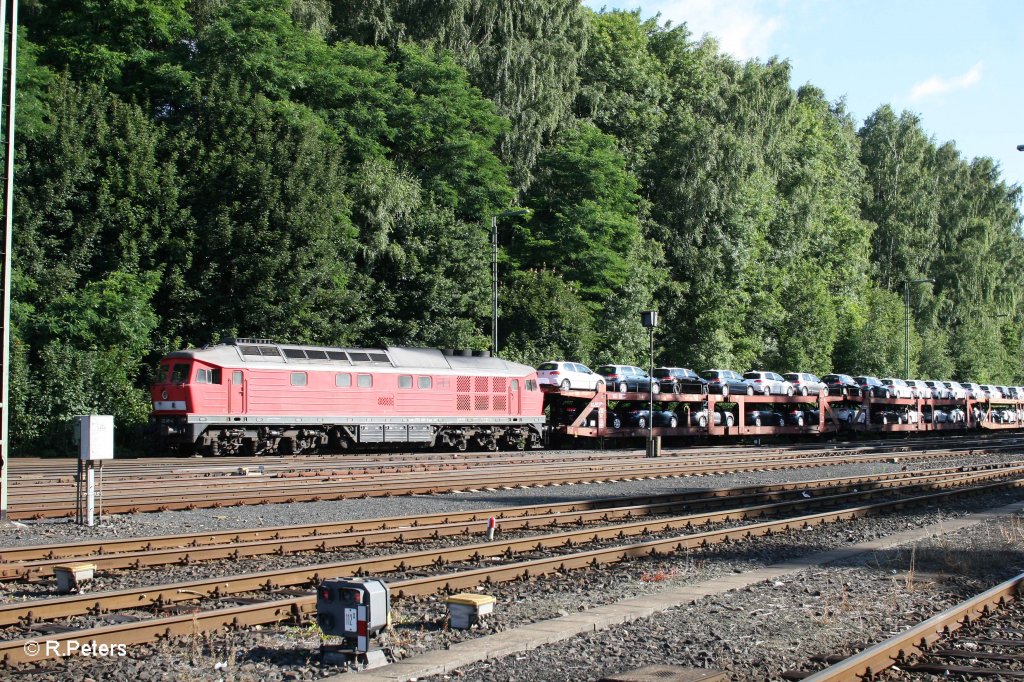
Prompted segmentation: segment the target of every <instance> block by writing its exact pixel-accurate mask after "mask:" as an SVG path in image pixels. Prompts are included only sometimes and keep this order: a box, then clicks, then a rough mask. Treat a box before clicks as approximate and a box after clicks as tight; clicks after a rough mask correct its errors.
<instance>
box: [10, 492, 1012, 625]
mask: <svg viewBox="0 0 1024 682" xmlns="http://www.w3.org/2000/svg"><path fill="white" fill-rule="evenodd" d="M974 480H977V479H976V478H975V477H972V476H965V477H964V478H963V479H962V480H960V481H947V482H943V483H935V484H932V486H931V487H935V488H939V489H948V488H954V489H953V490H944V492H940V493H932V494H929V495H924V496H916V497H911V498H905V499H904V500H899V501H896V502H893V501H888V502H881V503H875V504H872V505H860V506H858V507H854V508H850V509H847V510H844V511H843V512H842V513H844V514H852V515H850V516H848V518H855V517H857V516H862V515H866V514H867V513H870V510H872V509H876V508H882V507H885V508H890V507H892V505H897V508H902V507H903V506H908V505H910V504H915V503H918V502H920V501H928V500H937V499H943V498H945V497H949V496H955V495H962V494H966V492H965V491H967V490H969V491H972V492H987V491H993V490H997V489H1002V488H1007V487H1024V481H1022V480H1020V479H1015V480H1011V481H1003V482H1000V483H988V484H985V485H980V486H974V487H971V488H963V487H962V486H963V485H964V484H967V483H970V482H973V481H974ZM956 488H960V489H959V490H958V489H956ZM882 492H883V491H867V492H857V493H843V494H840V495H832V496H827V497H819V498H802V499H800V500H792V501H785V502H779V503H772V504H764V505H755V506H753V507H746V508H740V509H728V510H720V511H715V512H706V513H702V514H690V515H685V516H678V517H672V518H667V519H666V518H661V519H656V520H650V521H639V522H631V523H625V524H618V525H613V526H607V527H602V528H598V529H582V530H575V531H563V532H559V533H551V534H547V535H541V536H533V537H526V538H515V539H508V540H497V541H493V542H484V543H475V544H470V545H463V546H460V547H452V548H444V549H430V550H423V551H414V552H406V553H402V554H393V555H386V556H379V557H361V558H357V559H352V560H348V561H341V562H332V563H327V564H315V565H310V566H300V567H293V568H285V569H277V570H272V571H261V572H257V573H251V574H244V575H234V576H222V577H216V578H207V579H201V580H193V581H188V582H181V583H173V584H166V585H152V586H145V587H139V588H128V589H123V590H115V591H109V592H101V593H91V594H81V595H75V596H69V597H58V598H50V599H35V600H31V601H27V602H19V603H14V604H4V605H0V626H8V625H17V624H19V623H21V624H23V625H31V624H33V623H36V622H39V621H44V620H53V619H55V618H66V617H70V616H76V615H79V616H80V615H86V614H90V613H91V614H94V615H99V614H102V613H105V612H108V611H111V610H125V609H140V608H146V607H150V606H156V607H158V608H159V607H165V606H168V605H170V604H177V603H182V602H190V601H195V600H196V599H199V598H203V597H211V598H220V597H223V596H225V595H228V594H239V593H245V592H252V591H260V590H267V589H274V588H281V587H295V586H302V585H308V584H313V583H316V582H318V581H319V580H321V579H323V578H326V577H331V576H332V575H338V574H343V575H364V574H371V575H372V574H380V573H382V572H392V571H398V572H403V571H408V570H412V569H416V568H423V567H429V566H440V565H444V564H445V563H451V562H458V561H475V560H478V559H479V558H480V557H481V556H482V555H483V554H487V555H496V554H501V553H502V552H507V553H515V552H517V551H531V550H539V549H543V548H555V547H563V546H573V545H576V544H580V543H583V542H596V541H600V540H602V539H609V538H620V537H626V536H628V535H643V534H651V533H663V532H668V531H670V530H673V529H678V528H693V527H694V526H696V525H701V524H708V523H715V522H728V521H731V520H734V519H749V518H760V517H764V516H766V515H767V514H769V513H780V512H783V511H793V510H797V511H799V510H805V509H807V508H809V507H810V508H813V507H815V506H819V507H820V506H824V505H827V504H840V503H842V502H844V501H845V502H849V501H852V500H865V499H870V498H871V497H876V496H878V495H879V494H882ZM895 492H899V489H896V491H895ZM833 513H835V512H825V513H824V514H816V515H811V516H806V517H799V518H800V519H811V518H818V517H819V516H821V517H822V518H831V517H829V514H833ZM791 521H792V520H791V519H790V520H783V522H791ZM775 523H776V522H767V523H765V524H754V525H751V526H740V527H738V528H733V529H729V530H728V531H726V532H728V533H736V532H747V531H746V530H745V529H747V530H749V529H757V528H761V527H764V528H773V527H775V526H774V525H773V524H775ZM751 532H752V531H751ZM704 535H705V534H700V533H698V534H696V535H692V536H686V537H685V538H677V539H678V540H679V541H680V542H684V543H690V542H691V540H690V539H688V538H703V537H704ZM693 542H694V543H695V544H688V545H687V546H691V547H692V546H697V545H699V544H700V542H699V541H693Z"/></svg>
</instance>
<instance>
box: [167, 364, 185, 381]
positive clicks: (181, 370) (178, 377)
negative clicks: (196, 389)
mask: <svg viewBox="0 0 1024 682" xmlns="http://www.w3.org/2000/svg"><path fill="white" fill-rule="evenodd" d="M187 380H188V365H182V364H175V365H174V370H173V371H172V372H171V383H172V384H183V383H185V382H186V381H187Z"/></svg>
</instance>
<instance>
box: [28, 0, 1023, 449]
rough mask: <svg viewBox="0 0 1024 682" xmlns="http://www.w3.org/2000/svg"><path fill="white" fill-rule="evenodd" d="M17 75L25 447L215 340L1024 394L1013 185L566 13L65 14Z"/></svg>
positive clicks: (271, 9) (33, 14)
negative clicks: (517, 213) (943, 384)
mask: <svg viewBox="0 0 1024 682" xmlns="http://www.w3.org/2000/svg"><path fill="white" fill-rule="evenodd" d="M22 16H23V19H24V24H25V26H24V28H23V32H22V40H21V42H20V56H19V71H18V73H19V78H20V81H19V88H20V90H19V102H18V113H19V120H18V136H17V143H18V151H17V154H18V164H17V174H16V183H17V196H16V203H15V210H16V222H15V229H16V233H15V253H14V259H15V260H14V267H15V270H14V276H15V280H14V285H15V291H14V294H15V300H14V307H13V342H12V382H13V383H12V394H11V408H12V421H11V424H12V442H13V445H14V447H15V449H16V450H18V451H21V452H33V453H39V452H45V451H60V450H62V449H64V448H66V435H67V420H68V418H69V417H70V416H71V415H73V414H76V413H81V412H90V411H99V412H104V413H113V414H115V415H116V416H117V418H118V426H119V431H120V433H122V434H123V435H124V436H125V437H126V443H128V444H130V435H131V434H132V433H133V432H135V431H137V429H138V427H139V426H141V424H143V423H144V422H145V418H146V413H147V409H148V397H147V394H146V392H145V390H144V387H145V385H146V383H147V379H148V378H149V377H148V371H147V368H148V367H150V366H151V365H152V364H153V363H154V362H155V360H156V359H157V358H159V356H160V355H161V354H162V353H164V352H166V351H168V350H171V349H176V348H179V347H182V346H185V345H201V344H203V343H206V342H209V341H212V340H216V339H217V338H221V337H225V336H235V335H238V336H259V337H273V338H277V339H279V340H282V341H289V342H309V343H318V344H364V345H370V346H374V345H380V344H409V345H428V346H440V347H478V348H482V347H487V346H488V344H489V340H488V336H489V332H490V324H489V322H490V284H491V282H490V257H491V254H490V224H491V216H492V215H495V214H497V213H501V212H503V211H506V210H508V209H510V208H519V207H526V208H529V209H531V211H532V213H531V215H530V216H529V217H526V218H521V217H503V218H501V219H500V220H499V232H500V242H501V247H502V248H501V251H502V254H501V281H502V289H501V324H500V330H501V341H500V343H501V347H502V350H503V355H505V357H510V358H513V359H516V360H521V361H524V362H527V363H537V362H539V361H542V360H545V359H550V358H566V359H576V360H580V361H583V362H588V363H599V362H607V361H618V362H628V363H640V364H646V362H645V358H646V354H647V343H648V341H647V336H646V332H645V330H644V329H643V328H642V327H641V326H640V323H639V311H641V310H644V309H649V308H655V309H658V310H660V311H661V313H662V320H663V323H662V327H661V329H659V330H658V335H657V346H658V350H657V360H658V362H659V363H667V364H672V365H685V366H695V367H697V368H698V369H701V368H704V367H707V366H712V365H715V366H728V367H732V368H736V369H739V370H746V369H748V368H763V369H774V370H780V371H789V370H805V371H814V372H819V373H821V372H826V371H829V370H839V371H848V372H867V373H875V374H880V375H901V374H902V373H903V371H902V367H903V362H904V344H903V339H904V322H903V320H904V317H903V316H904V302H903V297H904V293H905V287H907V284H906V283H907V282H910V281H913V280H925V279H932V280H934V283H929V282H924V283H917V284H913V285H910V286H909V289H908V290H909V297H910V302H911V309H912V318H913V322H912V340H911V351H910V365H911V374H912V375H913V376H915V377H917V376H920V377H924V378H931V377H934V378H963V379H970V380H975V381H981V382H990V381H991V382H1006V383H1010V382H1013V383H1020V382H1022V381H1024V370H1022V362H1024V341H1022V338H1021V332H1022V330H1024V302H1022V301H1021V297H1020V296H1019V292H1020V291H1021V290H1022V286H1021V285H1022V280H1024V268H1022V267H1021V265H1022V261H1024V240H1022V236H1021V215H1020V202H1021V190H1020V188H1019V187H1017V186H1008V185H1007V184H1006V183H1005V182H1004V181H1003V180H1002V179H1001V177H1000V172H999V168H998V167H997V166H996V165H995V164H994V163H993V162H992V161H991V160H990V159H975V160H967V159H965V158H963V156H962V155H961V154H960V153H959V152H958V151H957V149H956V147H955V146H954V145H953V144H952V143H947V144H940V143H938V142H936V141H935V140H934V139H932V138H931V137H929V135H928V133H927V132H926V131H925V129H924V127H923V125H922V122H921V121H920V120H919V119H918V117H917V116H916V115H914V114H913V113H910V112H903V113H900V114H897V113H896V112H894V111H893V110H892V109H891V108H890V107H889V106H887V105H883V106H881V107H880V108H879V109H878V110H877V111H875V112H874V113H873V114H872V115H871V116H870V117H869V118H868V119H867V120H866V122H865V123H864V124H863V126H861V127H860V128H859V129H858V126H857V123H856V122H855V121H854V120H853V118H852V117H851V116H850V115H849V114H848V113H847V112H846V110H845V109H844V107H843V104H842V102H830V101H828V100H827V99H826V97H825V94H824V93H822V92H821V91H820V90H818V89H817V88H815V87H813V86H811V85H806V86H804V87H802V88H800V89H799V90H794V89H793V87H792V86H791V85H790V80H791V78H790V71H789V66H788V64H787V63H786V62H784V61H777V60H771V61H769V62H767V63H762V62H757V61H750V62H746V63H739V62H737V61H736V60H734V59H732V58H730V57H728V56H727V55H724V54H722V53H721V52H720V51H719V49H718V47H717V45H716V44H715V43H714V41H713V40H711V39H703V40H695V39H694V38H693V37H692V36H691V35H690V33H689V32H688V31H687V30H686V28H685V26H677V27H671V26H663V25H659V23H658V22H656V21H654V20H647V21H644V20H642V19H641V18H640V16H639V14H638V13H635V12H618V11H615V12H601V13H594V12H591V11H590V10H587V9H586V8H584V7H582V6H581V5H580V4H579V2H578V0H525V1H524V2H515V3H508V2H501V1H500V0H449V1H446V2H436V3H434V2H422V1H420V0H373V1H372V2H356V1H354V0H173V1H169V0H130V1H129V0H117V1H113V2H109V1H105V2H99V1H98V0H67V1H66V2H63V3H61V5H60V9H59V11H58V10H55V9H53V8H51V7H49V6H47V5H45V4H44V3H38V4H29V5H28V6H27V7H26V8H25V9H24V11H23V13H22Z"/></svg>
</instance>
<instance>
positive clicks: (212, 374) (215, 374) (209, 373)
mask: <svg viewBox="0 0 1024 682" xmlns="http://www.w3.org/2000/svg"><path fill="white" fill-rule="evenodd" d="M196 383H197V384H219V383H220V370H219V369H200V370H197V371H196Z"/></svg>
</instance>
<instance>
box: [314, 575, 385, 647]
mask: <svg viewBox="0 0 1024 682" xmlns="http://www.w3.org/2000/svg"><path fill="white" fill-rule="evenodd" d="M390 613H391V595H390V593H389V592H388V586H387V583H385V582H384V581H383V580H376V579H374V578H329V579H327V580H325V581H323V582H322V583H320V587H319V588H318V589H317V592H316V622H317V624H318V625H319V626H320V630H321V631H323V633H324V634H325V635H334V636H337V637H344V638H345V639H348V640H352V641H354V642H355V645H356V650H357V651H361V652H365V651H368V650H369V647H370V637H371V636H372V635H375V634H377V633H378V632H380V631H381V630H382V629H383V628H385V627H386V626H387V624H388V615H389V614H390Z"/></svg>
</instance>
